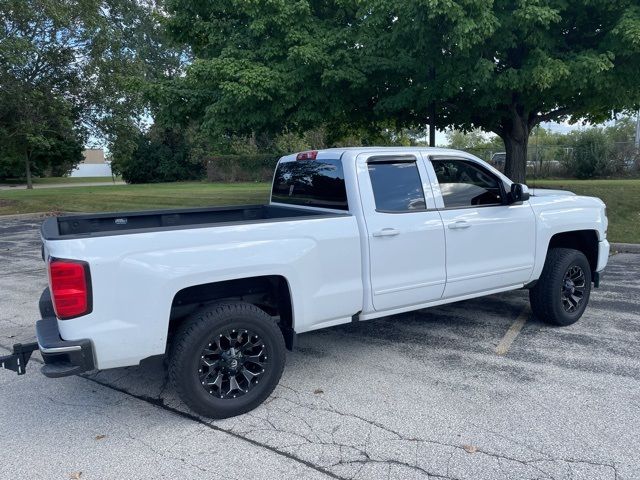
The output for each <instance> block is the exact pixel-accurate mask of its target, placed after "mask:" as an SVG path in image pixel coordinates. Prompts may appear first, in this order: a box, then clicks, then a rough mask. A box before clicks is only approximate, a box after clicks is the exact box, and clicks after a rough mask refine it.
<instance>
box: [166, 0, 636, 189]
mask: <svg viewBox="0 0 640 480" xmlns="http://www.w3.org/2000/svg"><path fill="white" fill-rule="evenodd" d="M168 12H169V18H168V21H167V25H168V29H169V31H170V33H171V34H172V35H173V37H174V38H175V39H176V40H177V41H180V42H183V43H185V44H187V45H189V46H190V47H191V49H192V51H193V54H194V56H195V60H194V62H193V64H192V65H191V67H190V68H189V69H188V72H187V75H186V76H185V77H184V78H180V79H179V81H177V82H174V83H172V84H171V85H166V86H165V88H164V89H163V90H162V92H161V94H162V95H163V96H164V98H165V99H167V103H168V104H169V105H170V106H171V107H170V109H167V110H166V111H168V112H169V113H170V114H171V115H174V118H179V117H183V118H188V119H190V121H196V122H201V124H202V125H203V126H204V127H205V128H207V129H210V130H211V131H213V132H218V133H219V132H228V131H233V132H245V133H249V132H253V131H262V130H265V129H266V130H271V131H281V130H282V128H283V127H287V128H288V129H289V130H290V131H295V130H306V129H308V128H312V127H314V126H318V125H320V124H327V126H328V128H329V131H330V132H332V133H333V132H336V133H337V135H338V136H343V135H344V132H345V130H347V129H359V128H366V129H371V130H380V129H381V128H382V127H381V125H385V126H388V125H389V123H392V124H393V129H401V128H404V127H410V128H416V127H418V126H420V125H424V124H425V123H427V122H434V121H435V122H436V124H437V126H438V127H440V128H446V127H454V128H457V129H461V130H464V131H470V130H473V129H474V128H482V129H483V130H485V131H490V132H494V133H496V134H497V135H499V136H500V138H502V140H503V142H504V145H505V150H506V152H507V164H506V173H507V174H508V175H509V176H510V177H511V178H512V179H513V180H515V181H523V180H524V175H525V166H526V157H527V143H528V139H529V135H530V133H531V131H532V129H533V128H534V127H535V126H536V125H538V124H539V123H540V122H543V121H550V120H560V119H569V120H570V121H581V120H587V121H590V122H598V121H602V120H605V119H607V118H610V116H611V115H612V112H614V111H622V110H625V109H630V108H634V107H637V106H638V105H639V104H640V84H639V83H638V82H637V78H638V77H639V75H640V6H639V5H638V3H637V0H619V1H616V2H611V1H610V0H569V1H567V0H519V1H517V2H514V1H513V0H448V1H442V2H441V1H433V0H369V1H356V0H351V1H350V0H341V1H338V0H334V1H325V2H316V1H312V0H293V1H285V0H274V1H271V2H244V1H241V0H231V1H228V2H215V1H213V0H207V1H200V0H168ZM345 126H348V128H345Z"/></svg>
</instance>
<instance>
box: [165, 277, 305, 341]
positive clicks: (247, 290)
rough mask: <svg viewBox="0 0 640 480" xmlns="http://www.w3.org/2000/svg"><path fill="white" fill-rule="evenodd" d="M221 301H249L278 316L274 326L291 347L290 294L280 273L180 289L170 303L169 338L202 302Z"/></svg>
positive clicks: (292, 333)
mask: <svg viewBox="0 0 640 480" xmlns="http://www.w3.org/2000/svg"><path fill="white" fill-rule="evenodd" d="M222 300H231V301H233V300H235V301H243V302H247V303H251V304H253V305H255V306H256V307H258V308H260V309H262V310H264V311H265V312H266V313H268V314H269V315H271V316H274V317H279V319H278V325H279V326H280V329H281V330H282V334H283V336H284V340H285V344H286V346H287V348H288V349H289V350H291V349H292V348H293V346H294V342H295V331H294V329H293V310H292V304H291V293H290V291H289V284H288V282H287V280H286V279H285V278H284V277H283V276H280V275H266V276H260V277H250V278H240V279H234V280H225V281H222V282H212V283H205V284H201V285H193V286H191V287H187V288H184V289H182V290H180V291H179V292H178V293H176V295H175V297H174V298H173V302H172V304H171V316H170V320H169V338H171V334H172V333H173V332H174V331H175V329H176V328H177V327H178V325H179V324H180V323H181V322H182V320H183V319H184V318H185V317H186V316H187V315H189V314H190V313H192V312H194V311H195V310H197V309H198V308H200V307H202V306H204V305H207V304H210V303H216V302H220V301H222Z"/></svg>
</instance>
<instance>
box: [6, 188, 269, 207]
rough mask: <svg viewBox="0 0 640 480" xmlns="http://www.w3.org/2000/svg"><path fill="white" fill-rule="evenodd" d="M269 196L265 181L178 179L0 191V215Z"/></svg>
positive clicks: (264, 198)
mask: <svg viewBox="0 0 640 480" xmlns="http://www.w3.org/2000/svg"><path fill="white" fill-rule="evenodd" d="M268 196H269V185H268V184H266V183H231V184H221V183H204V182H177V183H157V184H145V185H109V186H107V185H105V186H96V187H64V188H43V189H33V190H24V189H21V190H0V215H7V214H16V213H32V212H59V211H61V212H104V211H118V210H120V211H122V210H148V209H154V208H172V207H201V206H208V205H234V204H236V205H239V204H249V203H265V202H266V201H267V199H268Z"/></svg>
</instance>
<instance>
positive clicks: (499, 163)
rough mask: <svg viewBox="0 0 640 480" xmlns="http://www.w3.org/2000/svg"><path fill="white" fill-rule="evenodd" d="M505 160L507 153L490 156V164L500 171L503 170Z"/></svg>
mask: <svg viewBox="0 0 640 480" xmlns="http://www.w3.org/2000/svg"><path fill="white" fill-rule="evenodd" d="M506 160H507V152H496V153H494V154H493V155H491V163H492V164H493V165H494V166H495V167H496V168H498V169H500V170H504V164H505V162H506Z"/></svg>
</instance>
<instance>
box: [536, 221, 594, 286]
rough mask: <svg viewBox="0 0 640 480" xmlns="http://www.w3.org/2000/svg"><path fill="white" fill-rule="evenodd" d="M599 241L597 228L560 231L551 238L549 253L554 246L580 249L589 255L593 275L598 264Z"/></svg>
mask: <svg viewBox="0 0 640 480" xmlns="http://www.w3.org/2000/svg"><path fill="white" fill-rule="evenodd" d="M598 242H599V240H598V231H597V230H571V231H567V232H559V233H556V234H555V235H553V236H552V237H551V238H550V239H549V245H548V246H547V254H548V253H549V250H550V249H552V248H573V249H574V250H579V251H581V252H582V253H584V255H585V257H587V260H588V261H589V267H590V268H591V273H592V276H593V274H594V273H595V272H596V269H597V266H598Z"/></svg>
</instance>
